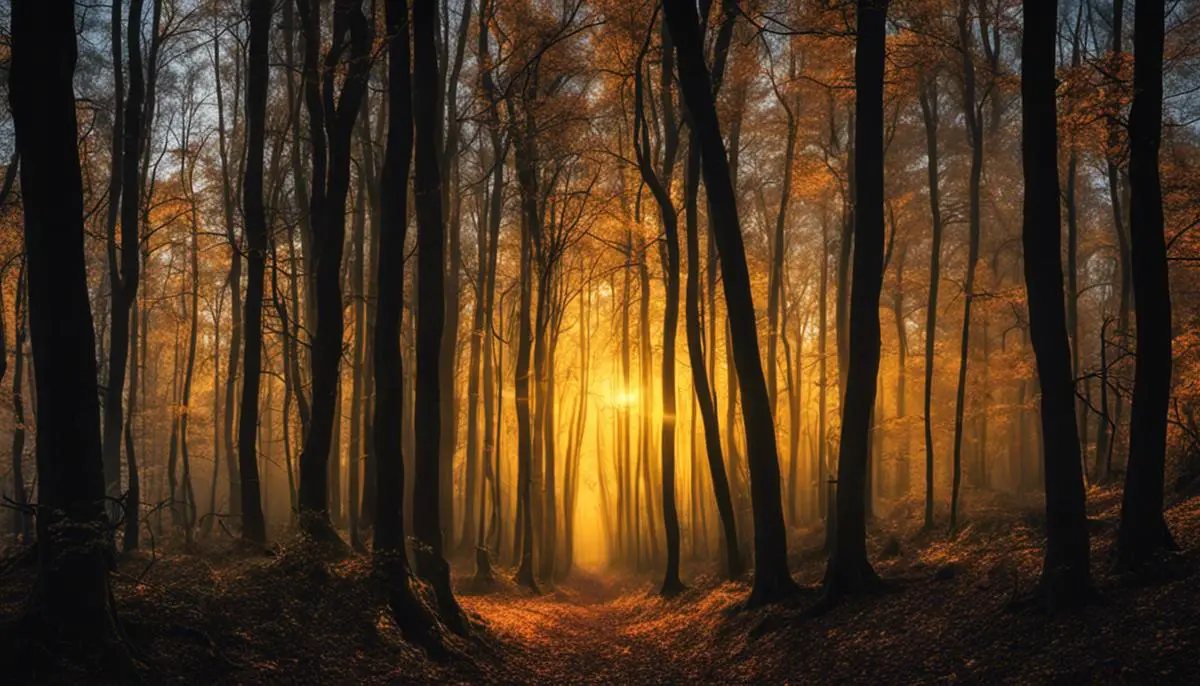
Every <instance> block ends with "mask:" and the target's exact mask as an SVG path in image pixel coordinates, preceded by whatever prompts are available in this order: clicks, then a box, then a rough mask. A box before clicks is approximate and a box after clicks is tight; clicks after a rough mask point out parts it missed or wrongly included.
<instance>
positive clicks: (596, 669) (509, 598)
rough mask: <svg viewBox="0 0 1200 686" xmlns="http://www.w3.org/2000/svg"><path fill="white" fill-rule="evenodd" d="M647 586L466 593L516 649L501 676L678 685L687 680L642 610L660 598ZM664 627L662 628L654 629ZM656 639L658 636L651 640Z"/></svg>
mask: <svg viewBox="0 0 1200 686" xmlns="http://www.w3.org/2000/svg"><path fill="white" fill-rule="evenodd" d="M649 591H650V589H649V588H648V587H638V586H630V585H615V584H614V583H613V582H610V581H607V580H605V579H601V578H599V577H595V576H583V575H580V578H578V579H573V580H572V581H571V582H570V583H569V584H568V585H566V586H564V587H562V588H558V589H555V590H554V591H551V592H549V593H546V594H544V595H541V596H531V595H527V594H525V593H524V592H522V591H512V592H501V593H499V594H492V595H469V594H464V595H462V596H461V597H460V600H461V602H462V604H463V606H464V608H465V609H466V610H467V611H468V612H471V613H474V614H476V615H479V616H480V617H481V618H483V620H484V621H485V622H486V623H487V625H488V626H489V628H490V630H491V631H492V632H494V634H495V635H496V637H497V638H498V639H500V640H501V641H502V642H504V643H505V644H507V645H509V646H512V647H513V648H514V651H515V654H514V655H513V656H512V658H511V659H510V660H508V663H509V664H508V666H507V669H506V671H507V672H508V673H507V674H506V675H504V676H505V680H508V679H513V680H519V681H523V682H534V683H556V684H560V683H581V682H590V683H636V684H654V683H678V682H681V681H686V680H687V675H686V674H685V673H684V670H683V668H682V665H681V664H680V662H679V656H678V655H672V654H671V651H669V650H668V649H667V646H668V644H669V642H668V641H665V640H661V639H662V638H663V637H662V636H655V635H654V634H655V633H656V628H655V622H653V621H648V617H647V615H646V612H647V610H648V609H649V610H650V611H653V610H652V608H653V606H654V605H655V604H656V603H659V602H661V601H658V600H656V599H653V598H651V597H650V595H649ZM659 628H661V627H659ZM656 639H658V640H656Z"/></svg>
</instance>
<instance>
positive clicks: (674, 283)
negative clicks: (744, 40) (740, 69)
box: [633, 10, 684, 596]
mask: <svg viewBox="0 0 1200 686" xmlns="http://www.w3.org/2000/svg"><path fill="white" fill-rule="evenodd" d="M657 19H658V12H657V10H656V11H655V13H654V18H653V19H651V20H650V21H651V27H650V30H648V31H647V32H646V40H645V41H644V42H643V44H642V50H641V52H639V53H638V59H637V63H636V73H635V74H634V81H633V82H634V101H635V102H634V120H633V149H634V152H635V153H636V156H637V163H638V169H639V171H640V172H641V175H642V181H643V182H644V183H645V184H646V186H647V187H648V188H649V189H650V192H651V193H652V194H653V195H654V200H655V202H656V203H657V204H658V216H659V220H660V221H661V222H662V225H663V231H664V233H665V234H666V236H665V239H664V240H665V242H666V256H667V259H666V270H667V293H666V306H665V308H664V313H663V357H662V394H663V400H662V402H663V412H662V446H661V448H662V499H663V523H664V530H665V533H666V544H667V568H666V573H665V577H664V579H663V584H662V589H661V592H662V594H663V595H665V596H673V595H677V594H678V593H679V592H680V591H682V590H683V588H684V587H683V582H682V581H680V579H679V511H678V508H677V507H676V504H675V336H676V332H677V329H678V327H679V217H678V215H677V214H676V212H675V205H674V203H673V202H672V200H671V177H672V174H673V172H674V168H675V157H676V154H677V153H678V152H679V123H678V122H677V121H675V108H674V101H673V99H672V97H673V96H672V95H671V82H672V81H673V73H672V72H673V71H674V68H675V60H674V59H673V55H672V48H671V40H670V38H671V37H670V33H669V32H668V31H667V28H666V26H663V28H662V68H661V83H660V84H659V94H660V96H661V98H662V107H661V115H660V116H661V119H662V122H661V124H662V132H663V134H662V135H663V139H664V140H663V153H662V170H661V173H660V172H659V171H657V170H655V169H654V162H653V160H652V159H651V150H652V148H651V147H650V124H649V122H648V121H647V120H646V95H645V90H646V89H645V86H644V81H645V77H644V75H643V67H644V65H645V59H646V53H647V51H648V50H649V48H650V38H651V36H653V35H654V24H656V23H657ZM647 343H648V341H647ZM646 486H647V488H649V486H650V484H647V485H646ZM653 530H654V527H653V524H651V531H653Z"/></svg>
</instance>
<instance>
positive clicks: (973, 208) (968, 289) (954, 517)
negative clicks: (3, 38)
mask: <svg viewBox="0 0 1200 686" xmlns="http://www.w3.org/2000/svg"><path fill="white" fill-rule="evenodd" d="M969 2H970V0H960V4H959V10H958V40H959V49H960V50H961V51H962V55H963V114H964V115H965V118H966V122H967V136H968V140H969V141H970V144H971V172H970V178H969V181H968V195H969V204H970V209H969V228H968V237H967V242H968V247H967V276H966V280H965V281H964V282H963V291H964V300H963V321H962V337H961V339H960V341H959V342H960V345H959V351H958V391H957V395H956V396H955V402H954V483H953V488H952V490H951V492H950V531H951V533H954V532H955V531H956V530H957V528H958V497H959V488H960V485H961V483H962V442H963V414H964V413H965V411H966V403H967V398H966V394H967V362H968V360H969V359H970V345H971V309H972V305H973V304H974V303H975V265H976V263H977V262H979V233H980V223H981V217H980V197H979V187H980V184H981V182H982V179H983V112H982V110H981V109H980V107H979V106H978V105H976V96H975V61H974V56H973V55H972V52H971V35H972V34H971V29H970V26H969V25H968V24H967V10H968V7H969Z"/></svg>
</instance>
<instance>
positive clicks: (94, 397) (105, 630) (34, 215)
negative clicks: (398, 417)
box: [4, 0, 133, 680]
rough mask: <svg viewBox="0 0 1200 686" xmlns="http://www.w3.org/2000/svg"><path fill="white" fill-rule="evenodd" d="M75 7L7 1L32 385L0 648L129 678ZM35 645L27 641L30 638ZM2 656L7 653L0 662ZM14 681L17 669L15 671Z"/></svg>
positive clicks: (18, 660)
mask: <svg viewBox="0 0 1200 686" xmlns="http://www.w3.org/2000/svg"><path fill="white" fill-rule="evenodd" d="M74 9H75V5H74V3H69V2H41V1H39V0H15V1H14V2H13V3H12V15H11V16H12V25H11V26H12V34H11V53H10V55H11V62H10V71H9V104H10V106H11V108H12V113H13V123H14V129H15V133H16V144H17V150H18V152H19V153H20V155H21V203H22V207H23V210H24V223H25V251H26V256H27V260H28V279H29V329H30V334H31V337H32V342H33V359H34V365H35V366H36V368H37V374H36V375H35V383H36V392H37V436H38V441H37V465H38V517H37V533H38V543H37V560H38V580H37V584H36V585H35V587H34V589H33V595H32V598H31V599H30V603H29V605H28V606H27V609H26V614H25V615H23V617H22V618H21V619H20V620H18V622H17V623H16V625H15V626H12V627H8V628H9V629H11V630H12V633H11V635H9V636H5V637H4V650H5V651H9V652H8V654H9V655H11V656H12V657H14V658H15V659H14V660H13V661H12V662H10V664H13V663H15V664H17V665H19V666H24V667H31V668H36V667H38V666H40V665H35V664H33V662H34V661H37V660H38V658H37V657H36V656H37V655H44V654H45V652H46V650H47V649H52V653H51V654H53V655H54V656H55V657H59V658H61V657H62V656H63V655H64V653H66V654H73V656H74V657H77V658H83V659H86V660H88V661H91V662H94V663H96V664H94V665H93V666H94V667H95V668H96V671H97V672H100V673H102V674H104V675H105V676H106V677H108V678H113V677H115V678H121V679H122V680H124V679H125V678H132V676H133V675H132V667H133V664H132V660H131V658H130V656H129V653H128V651H127V650H126V649H125V646H124V641H123V637H122V632H121V628H120V625H119V624H118V621H117V616H116V608H115V606H114V603H113V597H112V592H111V590H110V588H109V577H108V570H109V566H110V559H109V555H110V551H111V543H110V541H109V539H108V536H109V531H108V527H109V522H108V518H107V516H106V514H105V508H104V505H103V503H104V489H105V484H104V468H103V461H102V456H101V455H102V446H101V438H100V407H99V397H98V394H97V393H96V372H97V369H96V345H95V343H96V338H95V331H94V329H93V328H92V314H91V309H90V303H89V300H88V285H87V267H86V262H85V257H84V207H83V179H82V174H81V171H80V163H79V153H78V148H77V144H78V139H77V135H78V130H79V129H78V128H77V121H76V116H75V93H74V89H73V86H72V81H73V77H74V74H75V62H76V57H77V52H76V39H75V14H74ZM35 646H36V647H35ZM6 662H7V661H6ZM17 678H18V680H20V678H21V677H20V676H18V677H17Z"/></svg>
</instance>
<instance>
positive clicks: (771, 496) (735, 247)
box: [664, 0, 796, 605]
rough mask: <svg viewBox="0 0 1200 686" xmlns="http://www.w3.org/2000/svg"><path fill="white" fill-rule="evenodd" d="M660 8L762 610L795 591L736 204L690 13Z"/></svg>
mask: <svg viewBox="0 0 1200 686" xmlns="http://www.w3.org/2000/svg"><path fill="white" fill-rule="evenodd" d="M664 7H665V10H666V17H667V24H668V27H669V29H670V31H671V38H672V40H673V42H674V44H675V49H676V52H677V55H678V58H679V80H680V87H681V89H682V92H683V95H684V99H685V101H686V102H687V106H688V110H689V112H690V113H691V116H692V120H693V122H694V123H695V126H696V133H697V138H698V139H699V141H700V145H701V166H702V170H703V173H704V181H705V184H704V185H705V189H706V190H707V192H708V200H709V203H708V204H709V211H710V213H711V215H712V219H713V222H712V225H713V232H714V236H715V238H716V240H717V247H718V251H719V254H720V259H721V272H722V274H723V275H724V290H725V305H726V310H727V312H728V314H729V319H730V324H731V327H732V334H733V336H732V338H733V343H734V359H735V362H736V364H737V372H738V381H739V384H740V387H741V391H742V395H743V404H742V413H743V418H744V422H745V426H746V443H747V453H748V455H747V457H748V461H749V465H750V478H751V491H752V498H753V511H754V547H755V556H754V565H755V573H754V586H753V589H752V591H751V596H750V604H751V605H761V604H765V603H771V602H776V601H778V600H781V599H782V598H784V597H786V596H788V595H791V594H792V593H793V592H794V591H795V589H796V584H795V582H794V581H793V580H792V578H791V576H790V575H789V573H788V568H787V538H786V535H785V527H784V523H783V505H782V500H781V497H780V490H779V489H780V482H779V457H778V455H779V454H778V451H777V449H776V444H775V427H774V422H773V421H772V418H771V408H770V403H769V401H768V398H767V388H766V382H765V379H764V378H763V371H762V361H761V360H760V358H759V353H758V335H757V332H756V329H755V322H754V301H753V297H752V296H751V292H750V275H749V271H748V269H747V266H746V252H745V248H744V247H743V244H742V235H741V228H740V222H739V220H738V214H737V203H736V201H735V198H734V190H733V182H732V177H731V176H730V173H729V164H728V161H727V159H726V157H725V144H724V141H723V140H722V137H721V128H720V123H719V122H718V120H717V111H716V107H715V106H714V103H713V97H712V92H711V90H710V89H711V81H710V79H709V72H708V66H707V65H706V64H705V62H704V55H703V45H702V43H701V40H700V32H699V29H698V21H697V18H696V10H695V8H694V7H693V6H692V5H691V3H690V2H688V1H687V0H667V1H666V2H664Z"/></svg>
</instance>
